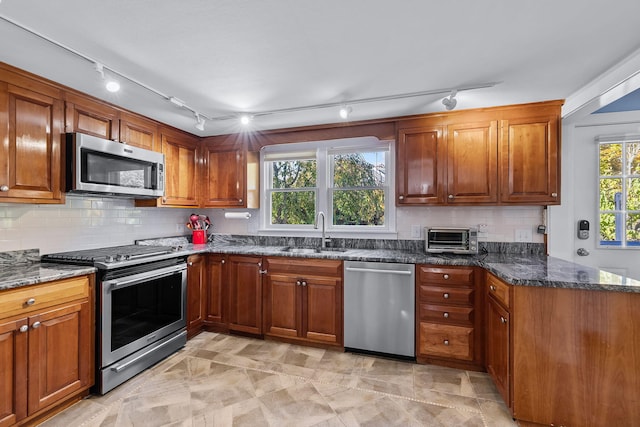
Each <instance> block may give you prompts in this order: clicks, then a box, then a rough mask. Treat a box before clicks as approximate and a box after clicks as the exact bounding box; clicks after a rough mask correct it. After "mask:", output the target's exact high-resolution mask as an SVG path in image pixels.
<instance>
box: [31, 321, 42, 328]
mask: <svg viewBox="0 0 640 427" xmlns="http://www.w3.org/2000/svg"><path fill="white" fill-rule="evenodd" d="M31 327H32V328H33V329H38V328H39V327H40V322H33V325H31Z"/></svg>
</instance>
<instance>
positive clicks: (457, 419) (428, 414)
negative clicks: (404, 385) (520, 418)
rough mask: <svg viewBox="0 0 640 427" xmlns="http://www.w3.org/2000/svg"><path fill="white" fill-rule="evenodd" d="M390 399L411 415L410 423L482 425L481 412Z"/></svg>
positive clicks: (471, 426) (460, 425)
mask: <svg viewBox="0 0 640 427" xmlns="http://www.w3.org/2000/svg"><path fill="white" fill-rule="evenodd" d="M392 400H393V401H394V402H395V403H396V404H397V405H398V406H399V407H401V408H402V409H403V410H404V411H406V412H407V413H408V414H409V415H411V425H416V426H417V425H420V426H433V427H447V426H459V427H484V421H483V419H482V414H481V413H478V412H470V411H466V410H463V409H459V408H447V407H444V406H438V405H432V404H429V403H423V402H416V401H413V400H409V399H402V398H395V397H394V398H392Z"/></svg>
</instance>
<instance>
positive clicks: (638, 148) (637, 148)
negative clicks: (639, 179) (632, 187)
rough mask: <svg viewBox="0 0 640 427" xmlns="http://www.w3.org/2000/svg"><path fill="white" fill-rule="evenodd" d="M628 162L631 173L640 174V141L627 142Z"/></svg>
mask: <svg viewBox="0 0 640 427" xmlns="http://www.w3.org/2000/svg"><path fill="white" fill-rule="evenodd" d="M627 164H628V165H629V172H628V173H629V175H640V142H633V143H628V144H627Z"/></svg>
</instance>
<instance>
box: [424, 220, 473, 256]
mask: <svg viewBox="0 0 640 427" xmlns="http://www.w3.org/2000/svg"><path fill="white" fill-rule="evenodd" d="M424 235H425V242H424V249H425V251H426V252H428V253H452V254H477V253H478V230H477V229H475V228H455V227H427V228H425V233H424Z"/></svg>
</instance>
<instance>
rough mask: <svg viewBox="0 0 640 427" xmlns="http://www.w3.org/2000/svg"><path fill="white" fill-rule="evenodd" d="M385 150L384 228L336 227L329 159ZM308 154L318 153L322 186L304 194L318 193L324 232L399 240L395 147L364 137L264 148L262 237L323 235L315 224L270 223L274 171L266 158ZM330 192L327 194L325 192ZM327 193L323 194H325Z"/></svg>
mask: <svg viewBox="0 0 640 427" xmlns="http://www.w3.org/2000/svg"><path fill="white" fill-rule="evenodd" d="M382 147H384V148H385V149H386V148H387V147H388V151H387V153H386V156H385V157H386V158H385V161H386V171H385V172H386V175H385V206H386V207H387V209H386V212H385V225H384V226H380V227H375V226H353V225H350V226H345V225H340V226H334V225H333V218H332V215H333V212H332V211H331V209H329V206H330V198H329V197H330V191H328V190H329V189H330V187H329V184H330V180H331V176H330V171H329V170H328V167H327V162H328V160H329V156H330V154H329V153H331V154H334V153H338V152H351V151H349V148H353V149H354V150H355V151H365V150H366V149H371V150H375V149H376V148H382ZM297 151H299V152H304V153H309V152H311V151H315V152H316V161H317V163H316V168H317V182H318V183H320V185H321V187H320V188H318V187H309V188H308V189H305V191H311V190H315V191H317V197H316V215H317V213H318V212H320V211H322V212H324V214H325V220H326V227H325V230H326V232H327V234H328V233H331V235H333V236H336V237H343V238H350V237H354V238H355V237H358V238H367V237H371V238H376V237H378V238H396V237H397V232H396V209H395V204H394V200H395V144H394V141H387V140H384V141H381V140H379V139H378V138H376V137H361V138H346V139H334V140H328V141H313V142H301V143H290V144H278V145H268V146H265V147H263V148H262V150H261V151H260V164H261V167H262V171H263V176H262V179H261V180H260V195H261V198H262V206H263V208H261V209H260V211H261V212H260V228H259V230H258V234H261V235H278V236H282V235H287V236H293V237H309V236H314V237H315V236H316V234H317V235H318V236H320V234H321V231H320V229H315V228H314V226H313V225H293V226H292V225H279V224H270V218H271V203H270V201H269V194H270V193H271V191H270V189H268V188H267V183H270V182H271V176H270V174H271V173H272V171H271V170H270V169H271V168H267V167H265V165H264V164H265V157H267V156H270V157H273V156H274V155H277V154H276V153H283V154H284V153H295V152H297ZM325 189H326V190H327V191H324V190H325ZM323 193H324V194H323Z"/></svg>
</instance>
